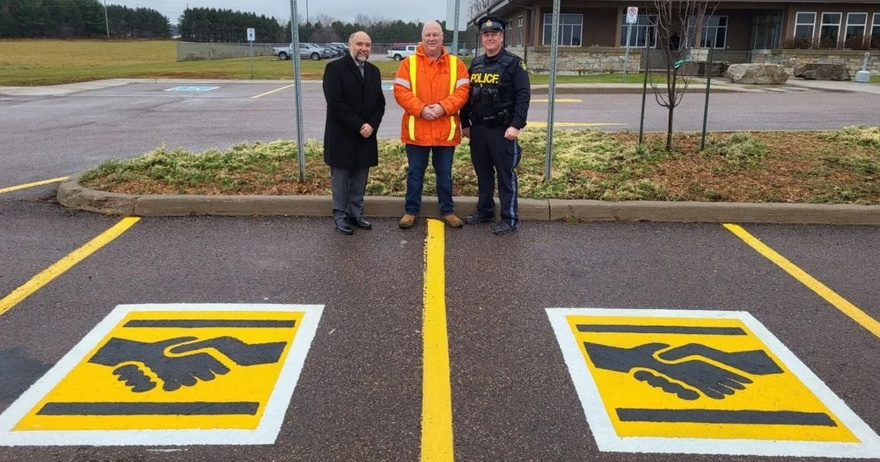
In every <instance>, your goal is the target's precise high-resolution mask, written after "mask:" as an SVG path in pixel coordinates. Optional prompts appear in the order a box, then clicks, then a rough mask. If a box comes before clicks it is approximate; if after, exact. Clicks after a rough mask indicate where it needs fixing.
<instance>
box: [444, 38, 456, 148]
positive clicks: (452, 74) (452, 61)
mask: <svg viewBox="0 0 880 462" xmlns="http://www.w3.org/2000/svg"><path fill="white" fill-rule="evenodd" d="M456 77H458V57H456V56H453V55H449V94H450V95H451V94H453V93H454V92H455V89H456V88H458V87H456V86H455V84H456V80H455V78H456ZM454 139H455V115H450V116H449V136H448V137H447V138H446V141H452V140H454Z"/></svg>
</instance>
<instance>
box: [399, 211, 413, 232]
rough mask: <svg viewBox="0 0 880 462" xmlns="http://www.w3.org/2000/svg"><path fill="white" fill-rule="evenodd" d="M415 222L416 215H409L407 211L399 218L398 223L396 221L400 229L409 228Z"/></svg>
mask: <svg viewBox="0 0 880 462" xmlns="http://www.w3.org/2000/svg"><path fill="white" fill-rule="evenodd" d="M415 224H416V216H415V215H410V214H408V213H407V214H406V215H404V216H403V217H402V218H401V219H400V223H398V224H397V226H400V229H410V228H412V227H413V225H415Z"/></svg>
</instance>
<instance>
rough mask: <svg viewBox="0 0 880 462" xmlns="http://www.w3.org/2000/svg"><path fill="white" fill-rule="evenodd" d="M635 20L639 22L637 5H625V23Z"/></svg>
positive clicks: (631, 22) (633, 22)
mask: <svg viewBox="0 0 880 462" xmlns="http://www.w3.org/2000/svg"><path fill="white" fill-rule="evenodd" d="M637 22H639V7H637V6H628V7H626V23H627V24H635V23H637Z"/></svg>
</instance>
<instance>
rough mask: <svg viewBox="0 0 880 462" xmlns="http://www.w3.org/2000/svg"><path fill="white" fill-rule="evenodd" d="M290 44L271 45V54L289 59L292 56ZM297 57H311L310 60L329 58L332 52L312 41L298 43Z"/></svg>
mask: <svg viewBox="0 0 880 462" xmlns="http://www.w3.org/2000/svg"><path fill="white" fill-rule="evenodd" d="M291 46H292V44H291V45H288V46H286V47H273V48H272V54H274V55H275V56H277V57H278V59H282V60H285V59H290V58H291V57H292V53H291V50H290V48H291ZM299 57H300V59H311V60H312V61H318V60H320V59H330V58H332V57H333V54H332V53H331V52H330V50H328V49H326V48H324V47H320V46H318V45H315V44H314V43H300V44H299Z"/></svg>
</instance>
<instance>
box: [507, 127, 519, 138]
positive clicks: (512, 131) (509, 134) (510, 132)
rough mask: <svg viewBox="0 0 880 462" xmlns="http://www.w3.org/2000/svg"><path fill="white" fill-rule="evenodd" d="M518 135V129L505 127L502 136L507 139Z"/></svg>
mask: <svg viewBox="0 0 880 462" xmlns="http://www.w3.org/2000/svg"><path fill="white" fill-rule="evenodd" d="M518 136H519V129H518V128H515V127H507V130H505V131H504V138H506V139H508V140H515V139H516V138H517V137H518Z"/></svg>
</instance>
